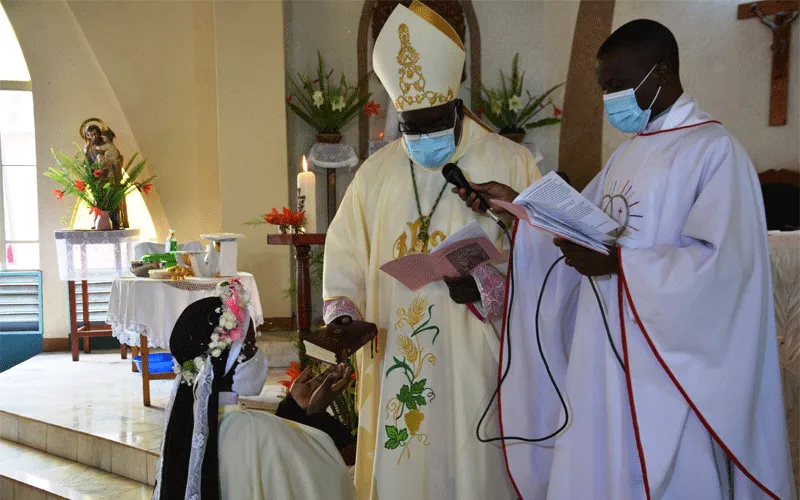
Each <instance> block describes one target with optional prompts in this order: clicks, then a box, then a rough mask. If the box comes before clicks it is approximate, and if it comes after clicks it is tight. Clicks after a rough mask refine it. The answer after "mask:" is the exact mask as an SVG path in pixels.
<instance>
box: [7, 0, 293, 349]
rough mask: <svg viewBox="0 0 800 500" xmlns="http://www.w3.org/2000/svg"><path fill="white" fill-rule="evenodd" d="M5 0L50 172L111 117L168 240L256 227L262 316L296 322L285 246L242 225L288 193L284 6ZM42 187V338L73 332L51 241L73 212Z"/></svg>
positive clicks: (249, 243) (247, 242)
mask: <svg viewBox="0 0 800 500" xmlns="http://www.w3.org/2000/svg"><path fill="white" fill-rule="evenodd" d="M0 1H2V2H3V7H4V8H5V10H6V12H7V14H8V16H9V19H10V21H11V24H12V26H13V27H14V29H15V31H16V33H17V36H18V38H19V41H20V46H21V47H22V51H23V54H24V55H25V58H26V62H27V64H28V68H29V70H30V73H31V80H32V85H33V96H34V113H35V120H36V144H37V159H38V164H39V170H40V172H44V171H45V170H46V169H47V167H48V166H50V165H51V159H50V148H51V147H52V148H56V149H63V150H65V151H69V150H70V149H71V148H72V147H73V143H74V142H79V141H80V138H79V137H78V133H77V128H78V125H79V124H80V123H81V122H82V121H83V120H84V119H86V118H87V117H90V116H96V117H100V118H102V119H104V120H105V121H106V122H107V123H108V124H109V125H110V126H111V127H112V128H113V129H114V131H115V132H116V133H117V136H118V137H119V139H118V141H117V143H118V145H119V147H120V150H121V151H122V152H123V154H126V155H130V154H132V153H133V152H135V151H141V152H142V155H143V156H144V157H147V158H149V160H150V164H151V166H152V171H153V173H154V174H156V175H158V176H159V178H158V180H157V181H156V190H155V191H156V192H155V193H154V194H153V195H151V196H149V197H146V200H147V202H148V205H149V208H150V211H151V215H152V216H153V219H154V223H155V225H156V229H157V230H158V231H159V235H160V236H161V237H163V236H165V235H166V232H167V229H169V228H173V229H175V230H177V232H178V238H179V239H180V240H184V241H186V240H190V239H197V237H198V236H199V235H200V234H201V233H207V232H217V231H220V230H224V231H228V232H234V231H235V232H243V233H246V234H247V236H248V237H247V238H245V239H244V240H242V241H241V242H240V255H241V258H240V269H241V270H244V271H249V272H252V273H253V274H254V275H255V276H256V281H257V283H258V285H259V289H260V295H261V298H262V308H263V310H264V314H265V316H268V317H269V316H281V317H285V316H288V315H289V301H288V300H286V299H284V297H283V295H282V293H281V290H282V289H283V288H284V287H285V286H286V284H287V283H288V280H289V269H288V265H287V263H288V261H289V250H288V248H271V247H269V246H268V245H267V243H266V238H265V235H266V234H267V233H268V232H269V230H268V229H267V228H248V227H245V226H243V225H242V223H243V222H245V221H247V220H250V219H252V218H253V217H256V216H257V215H258V214H259V213H264V212H265V211H267V210H268V209H269V208H271V207H272V206H274V205H278V206H282V205H285V204H287V199H288V194H287V193H288V181H287V173H286V127H285V122H284V116H285V108H284V97H283V94H284V88H283V68H284V63H283V54H284V48H283V38H282V36H281V34H282V32H283V19H282V15H281V14H282V3H281V2H280V1H279V0H278V1H276V0H262V1H257V2H247V1H242V2H238V1H211V0H209V1H192V0H178V1H147V0H145V1H137V0H124V1H115V2H106V1H102V0H92V1H66V0H47V1H28V0H0ZM219 68H222V70H221V71H218V70H219ZM39 186H40V189H39V209H40V213H39V221H40V235H41V266H42V271H43V275H44V287H43V291H44V294H45V301H46V306H45V337H51V338H52V337H65V336H66V335H67V330H68V325H67V312H66V299H65V293H64V284H63V283H62V282H61V281H59V278H58V269H57V262H56V252H55V243H54V241H53V239H52V237H51V236H50V235H52V232H53V231H54V230H56V229H59V228H61V226H62V224H61V218H62V216H63V215H65V214H68V212H69V210H68V209H69V206H68V204H67V203H65V202H62V203H57V202H56V201H55V200H54V199H53V197H52V195H51V194H50V191H51V187H50V186H49V185H48V181H47V180H41V181H40V183H39ZM162 203H163V205H162Z"/></svg>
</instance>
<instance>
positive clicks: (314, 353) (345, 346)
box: [303, 321, 378, 365]
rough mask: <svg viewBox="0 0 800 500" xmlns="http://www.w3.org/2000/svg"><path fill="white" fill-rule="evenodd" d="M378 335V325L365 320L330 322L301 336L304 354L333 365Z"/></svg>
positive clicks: (342, 360)
mask: <svg viewBox="0 0 800 500" xmlns="http://www.w3.org/2000/svg"><path fill="white" fill-rule="evenodd" d="M377 335H378V327H377V326H375V324H374V323H367V322H365V321H351V322H350V323H348V324H346V325H337V324H330V325H328V326H324V327H322V328H320V329H319V330H317V331H314V332H311V333H309V334H306V335H304V336H303V347H305V349H306V356H308V357H310V358H314V359H316V360H318V361H322V362H323V363H328V364H331V365H335V364H336V363H341V362H344V361H345V360H346V359H347V358H349V357H350V356H352V355H353V354H355V352H356V351H358V350H359V349H361V348H362V347H364V345H366V344H367V342H369V341H370V340H372V339H374V338H375V337H376V336H377Z"/></svg>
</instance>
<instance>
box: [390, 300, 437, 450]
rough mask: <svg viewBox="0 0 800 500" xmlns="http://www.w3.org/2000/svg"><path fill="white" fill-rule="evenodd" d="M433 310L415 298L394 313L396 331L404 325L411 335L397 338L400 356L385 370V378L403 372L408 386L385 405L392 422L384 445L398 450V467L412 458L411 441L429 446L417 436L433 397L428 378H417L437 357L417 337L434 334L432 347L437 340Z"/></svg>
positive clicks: (402, 388) (425, 436)
mask: <svg viewBox="0 0 800 500" xmlns="http://www.w3.org/2000/svg"><path fill="white" fill-rule="evenodd" d="M433 308H434V306H433V305H430V306H428V300H427V299H426V298H425V297H423V296H421V295H420V296H418V297H417V298H415V299H414V301H413V302H412V303H411V307H409V308H408V310H406V309H404V308H400V309H398V311H397V317H398V321H397V323H396V325H395V327H396V328H397V329H398V330H399V329H401V328H402V327H403V325H404V324H405V325H407V326H408V327H409V328H410V329H411V333H410V334H409V335H406V334H399V335H397V337H396V344H397V347H398V350H399V351H400V352H401V353H402V355H403V357H402V358H400V357H397V356H393V361H394V364H393V365H392V366H391V367H389V369H388V370H386V377H387V378H388V377H389V375H390V374H391V373H392V372H394V371H396V370H399V372H398V373H402V374H403V375H404V376H405V378H406V380H407V381H408V383H407V384H403V385H402V387H400V391H399V392H398V393H397V395H396V396H395V397H393V398H392V399H391V400H389V402H388V403H387V404H386V413H387V415H386V418H387V420H392V421H393V422H394V425H386V426H385V429H386V437H387V439H386V442H385V443H384V445H383V446H384V448H386V449H387V450H395V449H398V448H401V452H400V456H399V457H398V459H397V463H398V464H399V463H400V462H401V461H402V459H403V457H404V456H405V457H407V458H410V457H411V450H410V449H409V445H410V444H411V443H412V442H413V441H414V440H417V441H419V442H421V443H422V444H423V446H428V437H427V435H425V434H420V433H419V429H420V426H421V425H422V421H423V420H424V419H425V414H424V413H423V412H422V407H424V406H427V405H428V403H430V402H431V401H433V399H434V398H435V397H436V394H435V393H434V392H433V389H431V388H430V387H428V385H427V384H428V379H427V378H420V375H421V372H422V368H423V366H424V365H425V363H426V362H427V363H430V364H431V365H432V366H435V365H436V356H435V355H434V354H433V353H431V352H427V351H426V350H425V348H423V347H422V344H421V342H420V338H421V337H420V334H422V333H425V332H433V338H432V339H431V345H433V343H434V342H435V341H436V337H437V336H438V335H439V327H437V326H434V325H431V320H432V318H433ZM426 316H427V318H426Z"/></svg>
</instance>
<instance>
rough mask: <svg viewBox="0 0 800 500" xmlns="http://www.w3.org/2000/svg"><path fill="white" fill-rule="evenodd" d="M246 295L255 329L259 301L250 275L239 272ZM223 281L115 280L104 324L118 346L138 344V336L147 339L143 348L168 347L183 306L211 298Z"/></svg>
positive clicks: (259, 320)
mask: <svg viewBox="0 0 800 500" xmlns="http://www.w3.org/2000/svg"><path fill="white" fill-rule="evenodd" d="M238 277H239V279H241V280H242V284H243V285H244V286H245V288H247V290H248V291H249V292H250V295H251V300H250V306H249V308H248V312H249V313H250V317H251V318H252V319H253V321H254V323H255V326H256V327H258V326H260V325H261V324H262V323H264V313H263V312H262V310H261V299H260V298H259V295H258V287H257V286H256V280H255V278H253V275H252V274H249V273H239V275H238ZM224 280H225V278H188V279H186V280H182V281H169V280H153V279H147V278H117V279H116V280H114V283H113V285H112V286H111V297H110V298H109V300H108V314H107V316H106V323H108V324H109V325H111V330H112V335H114V337H116V338H117V339H118V340H119V341H120V342H121V343H123V344H127V345H130V346H138V345H139V335H140V334H144V335H146V336H147V345H148V346H150V347H153V348H163V349H168V348H169V337H170V335H172V328H173V327H174V326H175V322H176V321H177V320H178V317H179V316H180V315H181V313H182V312H183V310H184V309H186V307H187V306H188V305H189V304H191V303H193V302H196V301H198V300H200V299H202V298H205V297H211V296H213V295H214V293H215V291H216V288H217V284H218V283H220V282H222V281H224Z"/></svg>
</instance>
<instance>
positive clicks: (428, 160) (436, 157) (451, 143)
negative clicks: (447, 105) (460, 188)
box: [403, 113, 458, 168]
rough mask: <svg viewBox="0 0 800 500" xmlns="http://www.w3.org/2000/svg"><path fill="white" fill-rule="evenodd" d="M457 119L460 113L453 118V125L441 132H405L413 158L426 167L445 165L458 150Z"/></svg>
mask: <svg viewBox="0 0 800 500" xmlns="http://www.w3.org/2000/svg"><path fill="white" fill-rule="evenodd" d="M456 120H458V113H456V117H455V119H454V120H453V126H452V127H451V128H448V129H446V130H441V131H439V132H432V133H430V134H406V133H403V140H404V141H405V143H406V148H407V149H408V155H409V156H410V157H411V159H412V160H414V161H415V162H417V163H419V164H420V165H422V166H423V167H425V168H439V167H441V166H442V165H444V164H445V163H446V162H447V160H449V159H450V157H451V156H453V153H455V152H456V134H455V129H456Z"/></svg>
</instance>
